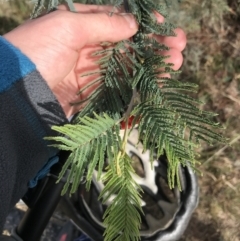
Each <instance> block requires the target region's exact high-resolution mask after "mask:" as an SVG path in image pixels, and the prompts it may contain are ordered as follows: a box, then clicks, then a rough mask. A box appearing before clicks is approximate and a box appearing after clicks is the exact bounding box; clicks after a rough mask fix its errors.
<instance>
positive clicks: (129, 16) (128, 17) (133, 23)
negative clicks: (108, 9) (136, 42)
mask: <svg viewBox="0 0 240 241" xmlns="http://www.w3.org/2000/svg"><path fill="white" fill-rule="evenodd" d="M121 15H122V16H123V17H124V18H125V19H126V21H127V22H128V23H129V27H130V28H131V29H137V27H138V25H137V22H136V20H135V19H134V17H133V16H132V14H129V13H122V14H121Z"/></svg>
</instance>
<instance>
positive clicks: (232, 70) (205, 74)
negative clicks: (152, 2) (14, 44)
mask: <svg viewBox="0 0 240 241" xmlns="http://www.w3.org/2000/svg"><path fill="white" fill-rule="evenodd" d="M10 1H11V2H4V3H2V2H1V0H0V4H1V7H0V34H3V33H4V31H8V30H10V29H11V28H13V27H14V26H16V25H17V24H18V23H19V22H21V21H23V19H26V18H27V17H28V16H29V13H30V11H29V6H26V4H24V2H22V1H20V0H15V1H13V0H10ZM10 4H11V8H9V5H10ZM173 18H175V19H176V20H177V23H178V24H179V25H180V26H181V27H182V28H184V29H185V31H186V32H187V35H188V46H187V48H186V50H185V52H184V56H185V63H184V66H183V69H182V70H183V71H182V74H181V76H180V79H181V80H183V81H184V80H186V81H192V82H195V83H198V84H199V92H198V94H197V96H198V98H200V99H202V100H204V102H205V103H206V104H205V105H204V106H203V108H204V109H206V110H211V111H214V112H216V113H218V114H219V115H218V116H217V117H216V120H217V121H218V122H219V123H221V124H222V125H223V126H224V127H225V129H224V130H222V133H223V134H224V135H225V136H226V137H228V138H229V140H230V142H232V145H231V146H224V145H221V144H216V145H214V146H211V147H209V146H204V147H203V148H202V150H201V158H200V161H201V162H202V163H203V164H202V165H201V166H200V167H199V169H200V170H201V171H202V173H203V176H202V177H199V184H200V188H201V197H200V203H199V207H198V209H197V210H196V212H195V213H194V216H193V218H192V221H191V223H190V226H189V228H188V230H187V231H186V233H185V236H184V237H183V239H182V240H185V241H210V240H211V241H240V221H239V220H240V7H239V4H238V3H237V0H229V1H227V0H196V1H192V0H184V1H182V4H181V7H178V10H177V15H175V16H173Z"/></svg>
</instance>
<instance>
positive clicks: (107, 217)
mask: <svg viewBox="0 0 240 241" xmlns="http://www.w3.org/2000/svg"><path fill="white" fill-rule="evenodd" d="M119 166H120V169H121V175H116V173H115V172H114V171H113V169H112V168H109V169H108V171H107V173H106V175H105V176H104V177H103V181H104V182H105V183H107V184H106V186H105V187H104V189H103V191H102V193H101V194H100V197H99V198H101V199H102V202H103V203H106V202H107V201H108V200H109V198H110V196H111V195H114V194H117V196H116V197H115V198H114V200H113V201H112V203H111V204H110V205H109V206H108V208H107V210H106V212H105V213H104V217H103V218H104V224H105V225H106V227H107V228H106V231H105V233H104V236H105V241H112V240H115V241H127V240H132V241H137V240H139V239H140V235H139V228H140V223H141V216H140V213H139V212H141V213H142V209H141V199H140V192H141V191H142V190H141V188H140V186H139V185H137V183H136V182H135V181H134V179H133V175H132V174H133V173H135V171H134V170H133V168H132V166H131V159H130V158H129V157H128V155H127V154H124V155H123V156H122V157H121V158H120V160H119Z"/></svg>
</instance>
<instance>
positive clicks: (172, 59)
mask: <svg viewBox="0 0 240 241" xmlns="http://www.w3.org/2000/svg"><path fill="white" fill-rule="evenodd" d="M162 54H163V55H164V56H169V57H168V58H167V59H166V60H165V62H166V63H172V64H174V66H173V67H172V68H173V69H174V70H178V69H180V67H181V66H182V63H183V56H182V53H181V52H180V51H179V50H177V49H170V50H169V51H164V52H162Z"/></svg>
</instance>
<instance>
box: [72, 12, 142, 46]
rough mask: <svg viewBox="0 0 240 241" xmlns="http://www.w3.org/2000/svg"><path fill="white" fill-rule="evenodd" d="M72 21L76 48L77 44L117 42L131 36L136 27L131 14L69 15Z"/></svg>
mask: <svg viewBox="0 0 240 241" xmlns="http://www.w3.org/2000/svg"><path fill="white" fill-rule="evenodd" d="M70 14H72V15H73V16H72V17H73V19H74V23H73V24H74V32H75V37H76V43H75V44H76V48H77V49H78V48H79V47H80V46H79V44H81V45H82V44H84V45H86V44H92V43H98V42H104V41H108V42H118V41H120V40H123V39H128V38H130V37H131V36H133V35H134V34H135V33H136V32H137V30H138V25H137V22H136V20H135V19H134V17H133V15H132V14H126V13H118V14H116V13H114V14H113V15H109V13H104V12H100V13H87V14H81V13H70Z"/></svg>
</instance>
